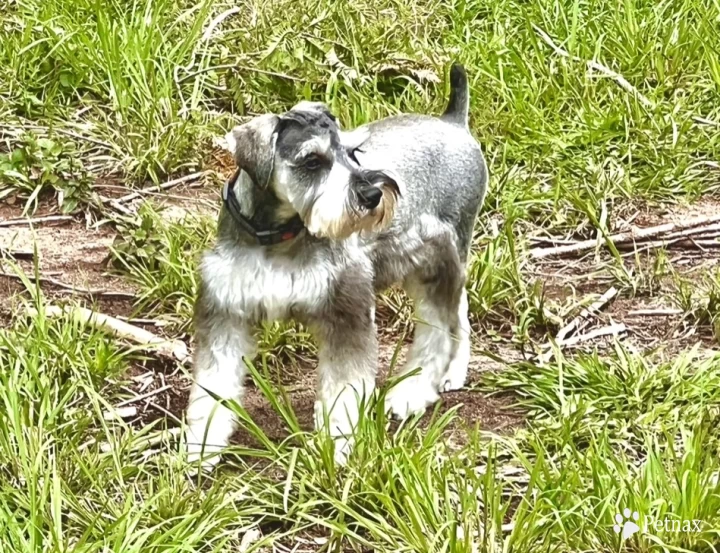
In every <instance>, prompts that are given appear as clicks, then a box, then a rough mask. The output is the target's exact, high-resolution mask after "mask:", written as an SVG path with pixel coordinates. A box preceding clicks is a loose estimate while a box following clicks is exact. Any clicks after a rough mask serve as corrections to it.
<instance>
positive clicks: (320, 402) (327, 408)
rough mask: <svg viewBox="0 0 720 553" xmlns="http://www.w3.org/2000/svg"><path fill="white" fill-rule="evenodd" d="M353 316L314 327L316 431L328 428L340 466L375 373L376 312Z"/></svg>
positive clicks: (371, 309) (372, 310)
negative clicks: (317, 346) (316, 378)
mask: <svg viewBox="0 0 720 553" xmlns="http://www.w3.org/2000/svg"><path fill="white" fill-rule="evenodd" d="M353 311H354V310H353ZM354 312H355V313H357V314H353V312H350V311H346V312H345V313H344V314H343V316H342V317H338V316H336V317H334V318H330V319H328V320H326V321H325V322H324V323H322V324H321V325H320V326H319V328H318V327H317V326H316V329H317V330H316V334H317V337H318V342H319V354H318V357H319V366H318V397H317V401H316V402H315V427H316V428H317V429H318V430H320V429H323V428H325V424H327V429H328V431H329V433H330V435H331V436H332V437H333V439H334V441H335V461H336V462H337V463H339V464H344V463H345V462H346V460H347V457H348V455H349V453H350V449H351V448H352V442H353V431H354V429H355V427H356V425H357V422H358V419H359V416H360V407H361V406H363V405H365V404H366V402H367V400H369V399H370V397H371V395H372V392H373V390H374V389H375V376H376V373H377V353H378V344H377V335H376V331H375V322H374V318H375V309H374V307H373V306H370V307H368V308H366V309H362V308H361V309H360V310H359V311H354Z"/></svg>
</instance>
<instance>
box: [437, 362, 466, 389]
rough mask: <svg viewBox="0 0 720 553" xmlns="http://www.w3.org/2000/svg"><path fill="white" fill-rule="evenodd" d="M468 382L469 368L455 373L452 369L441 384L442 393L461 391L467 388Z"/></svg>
mask: <svg viewBox="0 0 720 553" xmlns="http://www.w3.org/2000/svg"><path fill="white" fill-rule="evenodd" d="M466 380H467V367H466V368H465V370H464V371H463V370H457V371H453V370H452V368H451V370H449V371H448V372H447V373H446V374H445V376H444V377H443V379H442V381H441V382H440V391H441V392H450V391H452V390H459V389H460V388H463V387H464V386H465V381H466Z"/></svg>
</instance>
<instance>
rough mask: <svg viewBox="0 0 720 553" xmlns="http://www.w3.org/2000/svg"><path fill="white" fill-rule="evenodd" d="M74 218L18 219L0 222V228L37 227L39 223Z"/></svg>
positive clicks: (65, 216) (61, 216) (56, 216)
mask: <svg viewBox="0 0 720 553" xmlns="http://www.w3.org/2000/svg"><path fill="white" fill-rule="evenodd" d="M73 219H74V217H72V216H70V215H47V216H46V217H20V218H17V219H8V220H6V221H0V227H15V226H18V225H37V224H40V223H58V222H61V221H62V222H64V221H72V220H73Z"/></svg>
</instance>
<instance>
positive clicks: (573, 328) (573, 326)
mask: <svg viewBox="0 0 720 553" xmlns="http://www.w3.org/2000/svg"><path fill="white" fill-rule="evenodd" d="M617 293H618V291H617V288H615V287H614V286H613V287H611V288H610V289H609V290H608V291H607V292H605V293H604V294H603V295H602V296H600V297H599V298H598V299H597V300H595V301H594V302H593V303H591V304H590V305H589V306H587V307H586V308H585V309H583V310H582V311H581V312H580V314H579V315H578V316H577V317H575V318H574V319H573V320H572V321H570V322H569V323H568V324H567V325H565V326H564V327H563V328H561V329H560V331H559V332H558V333H557V337H556V342H557V343H562V342H564V341H565V339H566V338H567V337H568V336H569V335H570V334H572V333H573V332H577V331H579V330H582V329H583V328H584V327H585V326H587V324H588V322H589V317H590V315H593V314H595V313H597V312H598V311H600V310H601V309H602V308H603V307H605V305H607V304H608V303H609V302H610V300H612V299H613V298H614V297H615V296H617Z"/></svg>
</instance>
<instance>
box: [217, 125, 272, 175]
mask: <svg viewBox="0 0 720 553" xmlns="http://www.w3.org/2000/svg"><path fill="white" fill-rule="evenodd" d="M279 122H280V118H279V117H278V116H277V115H273V114H266V115H260V116H258V117H255V118H254V119H252V120H251V121H249V122H247V123H245V124H244V125H239V126H237V127H235V128H234V129H233V130H231V131H230V132H229V133H228V134H227V135H225V140H226V141H227V143H228V148H229V150H230V151H231V152H232V153H233V156H234V157H235V162H236V163H237V164H238V167H240V168H241V169H242V170H244V171H245V172H246V173H247V174H248V175H250V178H251V179H252V180H253V182H254V183H255V185H256V186H258V187H260V188H265V187H267V185H268V184H269V183H270V178H271V177H272V172H273V167H274V165H275V145H276V143H277V131H278V124H279Z"/></svg>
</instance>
